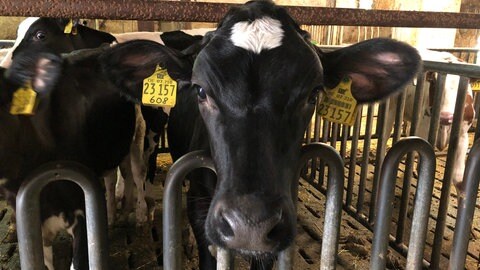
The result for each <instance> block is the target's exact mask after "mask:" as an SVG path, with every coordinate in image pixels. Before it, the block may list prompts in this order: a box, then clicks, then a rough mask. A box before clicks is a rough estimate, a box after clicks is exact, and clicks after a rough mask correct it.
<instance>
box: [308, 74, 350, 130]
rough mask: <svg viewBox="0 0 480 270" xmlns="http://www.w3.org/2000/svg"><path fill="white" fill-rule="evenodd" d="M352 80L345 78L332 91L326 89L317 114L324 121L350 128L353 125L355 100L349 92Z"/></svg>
mask: <svg viewBox="0 0 480 270" xmlns="http://www.w3.org/2000/svg"><path fill="white" fill-rule="evenodd" d="M351 85H352V80H351V79H350V78H348V77H345V78H344V79H342V81H340V83H339V84H338V85H337V86H336V87H335V88H333V89H328V90H327V91H326V94H325V95H324V97H323V100H322V101H321V102H320V104H319V106H318V108H317V113H318V114H320V115H321V116H322V117H323V118H324V119H325V120H328V121H331V122H334V123H339V124H345V125H349V126H352V125H353V124H354V123H355V113H356V107H357V100H356V99H355V98H354V97H353V95H352V91H351Z"/></svg>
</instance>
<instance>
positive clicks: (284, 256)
mask: <svg viewBox="0 0 480 270" xmlns="http://www.w3.org/2000/svg"><path fill="white" fill-rule="evenodd" d="M294 251H295V250H294V248H293V246H290V247H288V248H287V249H285V250H284V251H282V252H280V254H279V255H278V266H277V269H278V270H291V269H293V253H294Z"/></svg>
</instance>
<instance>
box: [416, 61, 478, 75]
mask: <svg viewBox="0 0 480 270" xmlns="http://www.w3.org/2000/svg"><path fill="white" fill-rule="evenodd" d="M423 69H424V70H430V71H436V72H444V73H454V74H457V75H460V76H466V77H472V78H476V77H478V74H480V66H478V65H474V64H466V63H445V62H435V61H427V60H423Z"/></svg>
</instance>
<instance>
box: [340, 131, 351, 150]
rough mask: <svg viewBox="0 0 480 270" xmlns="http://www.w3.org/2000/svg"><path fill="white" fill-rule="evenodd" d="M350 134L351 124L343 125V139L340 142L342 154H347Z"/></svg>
mask: <svg viewBox="0 0 480 270" xmlns="http://www.w3.org/2000/svg"><path fill="white" fill-rule="evenodd" d="M348 134H350V126H347V125H342V140H341V143H340V156H342V157H346V156H347V140H348Z"/></svg>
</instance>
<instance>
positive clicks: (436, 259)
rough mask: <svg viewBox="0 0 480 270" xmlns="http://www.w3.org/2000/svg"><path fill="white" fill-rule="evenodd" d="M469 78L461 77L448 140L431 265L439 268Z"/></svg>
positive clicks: (433, 267)
mask: <svg viewBox="0 0 480 270" xmlns="http://www.w3.org/2000/svg"><path fill="white" fill-rule="evenodd" d="M467 86H468V78H465V77H461V78H460V82H459V85H458V95H457V100H456V102H455V113H454V114H453V123H452V131H451V133H450V141H449V142H448V145H449V147H448V152H447V161H446V164H445V172H444V175H443V181H442V191H441V194H440V205H439V206H438V214H437V225H436V227H435V237H434V239H433V246H432V256H431V260H430V265H431V268H432V269H439V266H440V256H441V250H442V242H443V235H444V232H445V225H446V222H447V211H448V203H449V199H450V187H451V185H452V177H453V162H454V159H453V158H454V156H455V153H456V151H457V146H458V140H459V134H460V128H461V124H462V121H463V120H462V119H463V106H464V104H465V97H466V94H467Z"/></svg>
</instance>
